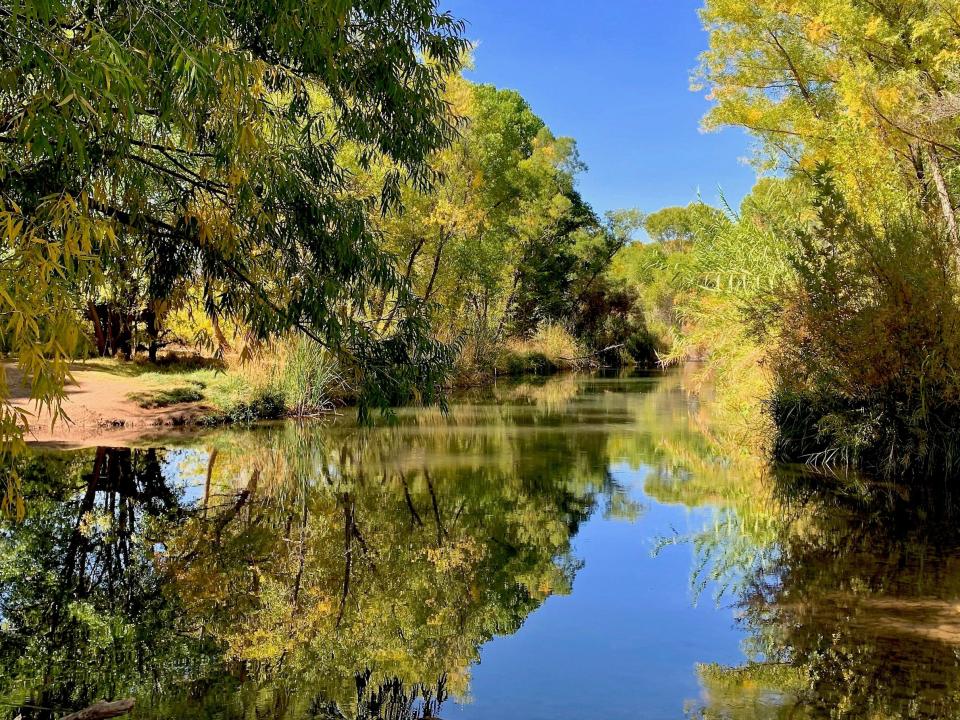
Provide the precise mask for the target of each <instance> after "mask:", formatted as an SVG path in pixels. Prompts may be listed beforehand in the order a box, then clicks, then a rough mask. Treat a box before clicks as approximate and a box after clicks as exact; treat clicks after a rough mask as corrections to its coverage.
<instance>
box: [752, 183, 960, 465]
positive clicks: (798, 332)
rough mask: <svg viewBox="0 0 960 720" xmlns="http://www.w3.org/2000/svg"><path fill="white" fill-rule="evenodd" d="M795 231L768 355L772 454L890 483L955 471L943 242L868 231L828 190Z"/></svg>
mask: <svg viewBox="0 0 960 720" xmlns="http://www.w3.org/2000/svg"><path fill="white" fill-rule="evenodd" d="M820 190H821V198H820V200H819V201H818V205H817V209H818V215H819V218H820V222H819V224H818V226H817V229H816V230H815V231H813V232H809V233H804V234H801V235H800V236H799V238H798V242H797V249H796V252H795V254H794V258H793V263H794V265H795V268H796V271H797V282H796V286H795V287H794V288H793V289H792V290H791V292H790V293H788V294H787V297H786V301H785V304H784V308H783V314H782V318H781V322H780V325H781V331H780V337H779V340H778V342H777V343H776V345H775V348H774V351H773V353H772V355H771V359H772V361H773V369H774V378H775V387H774V395H773V399H772V400H771V402H770V411H771V415H772V418H773V420H774V422H775V425H776V428H777V431H778V433H777V439H776V444H775V453H776V455H777V457H779V458H780V459H785V460H806V461H809V462H815V463H823V464H847V465H858V466H862V467H866V468H868V469H872V470H875V471H879V472H880V473H882V474H884V475H887V476H890V475H893V474H901V473H907V474H910V475H913V476H918V475H927V476H930V475H934V474H939V475H944V474H946V475H952V474H956V473H957V472H958V471H960V306H958V304H957V297H958V290H960V288H958V287H957V286H956V281H955V273H954V269H953V263H954V259H953V257H952V248H951V246H950V243H949V241H948V239H947V238H946V237H945V236H944V234H943V233H942V232H941V230H940V228H939V227H937V226H936V225H935V224H933V223H932V222H930V221H929V220H928V219H926V218H924V217H922V216H907V217H897V218H894V219H893V220H889V221H887V222H885V223H883V224H882V226H881V227H874V226H871V225H869V224H867V223H865V222H863V221H861V220H860V219H858V218H857V217H856V216H854V215H853V213H852V212H850V211H849V210H848V209H847V208H846V207H845V206H844V204H843V202H842V200H841V199H840V198H839V196H838V194H837V193H836V192H834V191H833V189H832V187H831V186H830V185H829V184H828V183H823V184H822V185H821V188H820Z"/></svg>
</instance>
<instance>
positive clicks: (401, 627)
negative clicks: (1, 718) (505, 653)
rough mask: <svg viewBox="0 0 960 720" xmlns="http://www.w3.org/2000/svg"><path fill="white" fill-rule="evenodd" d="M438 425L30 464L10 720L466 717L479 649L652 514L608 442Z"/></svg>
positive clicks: (276, 434)
mask: <svg viewBox="0 0 960 720" xmlns="http://www.w3.org/2000/svg"><path fill="white" fill-rule="evenodd" d="M418 422H420V423H421V424H422V422H423V421H422V418H421V420H419V421H418ZM441 425H442V426H443V427H446V425H447V423H442V424H440V423H438V424H437V428H436V431H435V432H423V428H422V427H421V428H419V430H418V433H417V437H416V438H411V437H410V428H409V427H404V426H403V424H402V423H401V424H399V425H398V426H397V427H395V428H393V429H389V430H379V431H369V432H350V433H346V432H345V433H342V434H340V435H337V434H336V433H333V434H330V433H325V432H316V431H313V430H310V429H305V428H302V427H297V426H295V425H287V426H283V427H281V428H279V429H274V430H270V431H250V432H242V433H225V434H223V435H222V436H219V437H218V438H214V439H213V440H212V444H211V446H210V447H208V448H206V449H204V450H202V451H198V450H178V449H169V450H158V449H134V450H129V449H111V448H100V449H98V450H96V451H95V452H80V453H70V454H44V455H37V456H36V457H34V458H33V459H32V460H31V461H30V462H29V464H28V465H27V467H25V468H24V469H23V476H24V493H25V499H26V501H27V504H28V508H29V512H28V518H27V520H26V521H25V522H23V523H22V524H14V523H9V524H8V525H7V527H6V529H5V532H4V539H3V547H2V560H0V587H2V595H0V612H2V617H3V627H2V632H0V693H2V698H3V699H4V701H5V702H7V703H9V704H10V707H11V708H13V709H12V710H10V713H11V717H13V716H15V715H17V714H20V715H21V716H22V717H23V718H24V720H29V719H30V718H48V717H55V716H57V714H58V712H60V711H62V710H64V709H75V708H77V707H82V706H85V705H86V704H89V703H90V702H92V701H93V700H95V699H98V698H100V697H119V696H123V695H127V694H135V695H136V696H137V697H138V710H137V715H138V716H139V717H148V718H149V717H158V718H159V717H186V716H189V717H206V716H209V717H213V716H216V717H227V718H230V717H244V716H247V715H248V714H249V713H250V712H251V711H253V710H256V711H257V712H261V713H265V714H266V715H267V716H270V717H277V718H307V717H317V718H327V717H329V718H343V717H348V718H354V717H356V718H391V719H395V720H400V719H401V718H411V719H412V718H426V717H434V716H436V715H437V714H439V712H440V710H441V707H442V705H443V703H444V702H445V701H446V700H447V698H448V697H449V696H450V695H454V696H456V697H465V696H466V695H467V693H468V682H469V668H470V665H471V663H473V662H475V661H476V660H477V659H478V657H479V656H478V652H479V647H480V645H482V644H483V643H484V642H486V641H487V640H489V639H490V638H491V637H493V636H495V635H499V634H506V633H512V632H514V631H516V630H517V629H518V628H519V627H520V625H521V624H522V623H523V621H524V619H525V618H526V616H527V615H528V614H529V613H530V612H531V611H533V610H534V609H535V608H536V607H538V606H539V605H540V604H541V603H542V602H543V600H544V599H545V598H546V597H548V596H549V595H551V594H554V593H567V592H569V590H570V587H571V583H572V580H573V576H574V574H575V573H576V571H577V568H578V563H577V561H576V560H575V559H574V557H573V555H572V554H571V547H570V543H571V538H572V537H573V536H574V535H575V534H576V533H577V530H578V528H579V526H580V524H581V523H582V522H583V521H584V520H585V519H586V518H587V517H588V516H589V515H590V514H591V513H592V512H593V511H594V510H595V508H596V507H597V506H598V504H599V503H601V502H603V503H604V504H605V505H606V506H607V507H608V509H612V510H614V511H615V512H618V513H623V514H627V515H629V514H631V513H632V514H634V515H635V513H636V508H635V507H633V504H632V503H631V501H629V499H627V498H626V497H625V496H624V494H623V492H622V490H621V489H620V488H618V487H617V485H616V484H615V483H614V482H613V481H612V479H611V477H610V475H609V472H608V470H607V467H608V464H609V462H608V459H607V458H606V457H605V454H604V453H605V452H606V446H605V440H604V438H603V437H602V436H593V435H589V434H587V435H566V436H564V435H563V434H558V433H547V432H545V433H542V434H537V433H536V432H534V433H532V434H528V435H527V436H526V437H524V438H523V439H522V440H518V437H517V436H515V435H511V434H510V433H506V432H499V433H497V432H493V433H490V432H485V433H474V432H469V433H463V432H457V431H456V429H455V428H454V429H453V430H450V429H446V430H444V429H442V428H441Z"/></svg>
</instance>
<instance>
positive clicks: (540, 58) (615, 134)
mask: <svg viewBox="0 0 960 720" xmlns="http://www.w3.org/2000/svg"><path fill="white" fill-rule="evenodd" d="M701 2H702V0H441V4H442V7H444V9H449V10H451V11H452V12H453V13H454V14H455V15H457V16H459V17H462V18H464V19H466V20H467V21H468V27H467V36H468V37H469V38H470V39H471V40H474V41H476V42H478V43H479V47H478V48H477V50H476V53H475V56H474V59H475V65H476V69H475V70H474V71H473V72H471V73H469V77H471V78H472V79H473V80H476V81H479V82H489V83H493V84H495V85H497V86H498V87H503V88H512V89H515V90H518V91H520V93H521V94H522V95H523V96H524V97H525V98H526V99H527V101H528V102H529V103H530V104H531V105H532V106H533V109H534V111H535V112H536V113H537V114H538V115H540V117H542V118H543V119H544V120H545V121H546V123H547V125H549V126H550V128H551V129H552V130H553V131H554V133H556V134H557V135H568V136H571V137H574V138H576V140H577V143H578V145H579V147H580V154H581V157H582V159H583V160H584V162H586V164H587V166H588V167H589V171H588V172H587V173H586V174H585V175H584V176H583V177H582V178H581V180H580V190H581V192H582V193H583V195H584V197H585V198H586V199H587V200H588V201H589V202H590V203H591V204H592V205H593V206H594V207H595V208H596V209H597V210H598V211H601V212H603V211H606V210H611V209H615V208H627V207H637V208H640V209H641V210H645V211H653V210H657V209H658V208H661V207H664V206H666V205H682V204H686V203H688V202H691V201H692V200H694V199H695V198H696V196H697V191H698V190H699V191H700V193H701V195H702V196H703V199H704V200H705V201H707V202H713V203H715V202H717V200H718V188H720V187H722V188H723V192H724V195H725V196H726V197H727V199H728V200H729V201H730V202H731V203H734V204H735V203H738V202H739V200H740V199H741V198H742V197H743V195H744V194H746V193H747V192H748V191H749V190H750V187H751V186H752V185H753V182H754V172H753V170H752V169H751V168H750V167H748V166H746V165H744V164H743V162H742V160H741V159H742V158H743V157H745V156H746V155H747V154H748V149H749V139H748V138H747V137H746V135H745V134H743V133H742V132H741V131H739V130H736V129H730V130H724V131H722V132H720V133H708V134H705V133H702V132H701V131H700V118H701V117H702V116H703V114H704V112H705V111H706V109H707V108H708V107H709V105H708V103H707V101H706V100H705V99H704V97H703V96H702V94H696V93H693V92H691V91H690V74H691V70H692V69H693V68H694V67H695V66H696V63H697V56H698V55H699V53H700V52H701V51H702V50H703V49H704V48H705V47H706V44H707V36H706V34H705V33H704V32H703V31H702V30H701V28H700V21H699V18H698V17H697V9H698V7H699V6H700V5H701Z"/></svg>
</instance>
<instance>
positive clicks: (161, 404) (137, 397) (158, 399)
mask: <svg viewBox="0 0 960 720" xmlns="http://www.w3.org/2000/svg"><path fill="white" fill-rule="evenodd" d="M202 390H203V388H202V387H201V386H198V385H193V386H189V387H187V386H183V387H174V388H170V389H169V390H151V391H146V392H139V393H131V394H130V395H129V396H128V397H129V398H130V399H131V400H133V401H134V402H136V403H137V405H139V406H140V407H142V408H144V409H145V410H154V409H157V408H165V407H170V406H171V405H181V404H183V403H193V402H200V401H201V400H203V398H204V395H203V392H202Z"/></svg>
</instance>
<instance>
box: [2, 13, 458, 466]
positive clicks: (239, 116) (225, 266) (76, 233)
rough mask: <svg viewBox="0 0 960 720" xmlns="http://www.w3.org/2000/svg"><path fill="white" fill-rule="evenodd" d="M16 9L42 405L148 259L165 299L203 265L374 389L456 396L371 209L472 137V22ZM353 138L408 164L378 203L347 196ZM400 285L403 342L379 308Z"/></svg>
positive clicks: (12, 436) (21, 357)
mask: <svg viewBox="0 0 960 720" xmlns="http://www.w3.org/2000/svg"><path fill="white" fill-rule="evenodd" d="M0 18H2V23H3V25H2V33H0V242H2V250H0V253H2V255H0V258H2V261H0V313H2V317H3V324H2V343H3V346H4V347H3V349H4V350H5V351H8V352H10V353H12V354H13V355H15V356H16V357H17V360H18V362H19V365H20V367H21V368H22V369H23V371H24V372H25V374H26V378H27V381H28V384H29V385H30V387H31V395H32V397H33V399H35V400H36V401H37V402H38V403H42V404H45V405H47V406H49V407H50V409H51V410H52V411H53V412H54V414H56V413H57V408H58V404H59V399H60V398H61V397H62V394H63V386H64V382H65V379H66V376H67V367H66V361H67V360H68V359H69V358H70V357H71V355H72V354H73V353H74V352H76V350H77V348H78V346H79V345H80V343H81V342H82V340H83V336H84V327H83V323H84V320H83V319H82V316H81V314H80V312H78V311H82V309H83V307H84V306H85V304H86V300H89V299H90V298H92V297H95V296H96V293H97V289H98V288H99V287H100V286H101V285H102V284H103V283H104V282H105V281H106V280H107V279H108V277H107V274H108V273H109V272H111V271H113V272H131V271H133V270H137V271H145V272H146V273H147V274H148V275H149V278H150V283H151V287H152V288H153V289H154V291H155V292H156V293H157V294H162V293H163V292H164V289H165V288H170V287H171V286H172V285H173V284H174V283H175V282H177V281H179V280H182V279H184V278H186V279H189V280H190V281H191V282H194V283H196V284H198V285H199V286H200V287H202V288H203V294H204V303H205V306H206V309H207V311H208V312H209V313H210V314H212V315H215V316H228V317H231V318H232V319H236V320H238V321H240V322H242V323H243V324H244V325H245V326H246V327H249V328H250V330H251V332H252V334H253V335H254V336H257V337H264V336H269V335H271V334H273V333H278V332H282V331H286V330H288V329H291V328H299V329H300V330H302V331H303V332H305V333H307V334H309V335H310V336H311V337H313V338H314V339H315V340H316V341H317V342H320V343H323V344H324V345H326V346H328V347H330V348H332V349H333V350H335V351H336V352H337V353H338V354H339V355H340V356H341V357H342V359H344V360H345V361H346V362H347V363H348V364H349V365H351V366H353V367H355V368H357V370H358V375H359V381H360V383H361V384H362V386H363V387H364V388H366V390H367V393H366V397H367V398H368V399H369V400H371V401H381V402H383V401H386V400H387V399H390V397H391V396H392V395H395V394H397V393H403V392H405V391H406V389H407V388H408V387H410V386H419V389H420V390H421V392H422V393H424V394H425V395H426V396H431V395H435V394H436V390H437V384H438V381H439V380H440V374H439V372H438V370H437V368H438V367H439V366H441V365H443V361H444V356H445V350H444V348H442V347H441V346H438V345H436V344H433V343H432V342H430V341H429V340H428V332H427V327H426V325H425V321H424V320H423V317H422V313H420V312H419V311H418V309H417V305H418V302H417V299H416V298H415V297H414V296H413V294H412V293H410V292H408V291H407V290H406V288H405V287H404V285H403V280H402V278H401V277H399V276H398V275H397V274H396V273H395V271H394V270H393V267H392V263H391V262H390V259H389V258H388V257H387V256H386V255H385V254H384V253H383V252H382V251H381V250H380V246H379V243H378V242H377V238H376V235H375V233H374V232H373V231H372V230H371V228H370V226H369V223H368V220H367V218H368V216H369V205H370V204H371V203H375V202H378V201H379V202H381V203H382V204H384V205H386V206H390V205H391V204H393V203H395V202H396V199H397V197H398V191H397V188H398V186H399V184H400V183H401V182H402V181H403V179H404V177H406V178H408V179H409V180H410V181H412V182H413V183H415V184H417V185H419V186H422V187H425V186H427V185H428V183H429V182H430V180H431V172H430V170H429V168H428V166H427V165H426V164H425V162H424V158H425V156H426V155H428V154H430V153H432V152H435V151H437V150H439V149H440V148H442V147H444V146H446V145H447V144H448V143H449V142H450V141H451V139H452V137H453V136H454V134H455V124H454V122H453V119H452V118H451V117H450V114H449V112H448V108H447V105H446V103H445V101H444V99H443V78H444V77H445V76H446V75H448V74H449V73H450V72H451V71H452V70H453V69H454V68H456V67H458V66H459V61H460V57H461V55H462V53H463V51H464V50H465V46H466V41H465V40H464V39H463V38H462V36H461V34H462V31H463V26H462V23H461V22H460V21H458V20H456V19H454V18H453V17H451V16H450V15H449V14H446V13H441V12H439V11H438V10H437V7H436V3H435V1H434V0H307V1H306V2H302V1H301V0H298V1H297V2H289V1H283V0H282V1H280V2H275V1H273V0H271V1H269V2H267V1H266V0H244V1H243V2H238V3H225V4H218V3H208V2H206V1H205V0H183V1H182V2H176V3H170V2H166V1H165V0H143V1H138V2H126V1H122V2H100V1H98V0H93V1H92V2H83V3H80V2H73V1H71V0H3V2H2V3H0ZM345 143H351V145H352V146H354V147H358V148H359V149H360V150H359V153H360V158H361V161H362V162H363V163H369V162H372V161H373V160H374V159H376V158H378V157H381V156H383V157H387V158H389V159H390V161H391V162H392V163H393V166H394V168H395V170H394V171H393V172H392V173H391V174H390V176H389V177H387V178H386V181H385V183H384V185H383V188H382V193H381V195H380V197H379V198H363V197H356V196H355V195H351V194H350V193H349V192H348V184H349V176H348V173H347V172H346V171H345V170H344V168H343V166H342V164H341V163H340V162H339V160H338V153H339V152H340V149H341V148H342V147H343V145H344V144H345ZM131 264H132V265H133V266H134V267H133V268H131V267H130V266H131ZM384 288H386V289H388V290H391V291H393V292H395V293H396V294H398V296H399V297H400V303H401V306H402V310H403V311H402V312H401V313H400V316H399V317H398V322H397V323H396V324H395V326H394V327H393V329H392V331H391V333H390V334H389V336H381V335H377V334H375V333H373V332H372V331H371V330H370V327H369V324H368V323H366V322H365V321H364V312H365V309H366V304H367V299H368V297H369V295H370V293H371V291H372V290H373V289H378V290H382V289H384ZM5 385H6V383H3V387H2V392H0V402H2V409H0V419H2V423H0V426H2V439H3V443H4V448H5V449H6V450H7V451H9V450H10V449H12V448H15V447H16V445H17V444H18V443H19V438H20V437H21V436H22V428H23V424H24V417H23V416H22V414H20V413H18V412H16V411H14V410H13V409H11V407H10V405H9V403H8V402H7V399H8V397H9V390H8V389H7V388H6V386H5Z"/></svg>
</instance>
